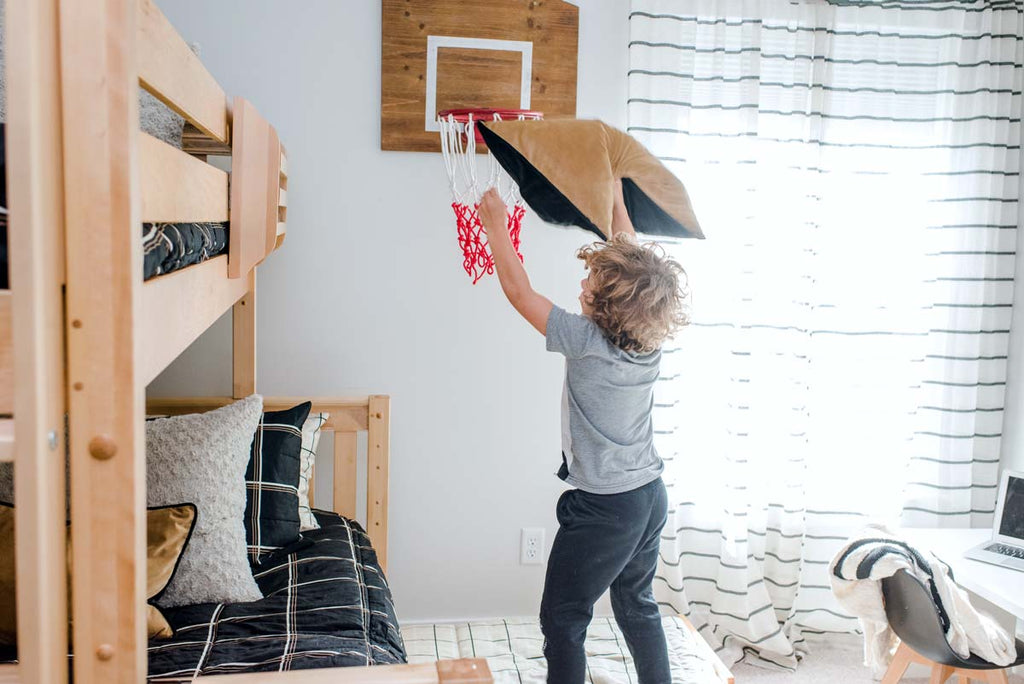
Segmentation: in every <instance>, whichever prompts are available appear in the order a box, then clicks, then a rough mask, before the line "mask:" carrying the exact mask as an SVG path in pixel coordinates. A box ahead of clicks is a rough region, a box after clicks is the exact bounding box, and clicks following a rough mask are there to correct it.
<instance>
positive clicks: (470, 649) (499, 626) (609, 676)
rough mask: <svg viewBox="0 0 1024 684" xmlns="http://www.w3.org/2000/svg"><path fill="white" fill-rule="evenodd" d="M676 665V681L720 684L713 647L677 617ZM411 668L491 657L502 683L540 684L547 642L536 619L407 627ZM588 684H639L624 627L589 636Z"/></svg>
mask: <svg viewBox="0 0 1024 684" xmlns="http://www.w3.org/2000/svg"><path fill="white" fill-rule="evenodd" d="M663 621H664V626H665V637H666V640H667V642H668V651H669V660H670V662H671V664H672V682H673V684H676V683H683V682H685V683H687V684H691V683H694V684H705V683H708V684H710V683H717V682H720V681H721V679H720V678H719V677H717V676H716V674H715V669H714V666H713V664H712V662H711V660H710V659H709V658H708V657H707V656H708V654H709V653H710V650H709V649H708V648H707V645H706V644H705V643H703V641H702V640H700V637H699V636H695V635H694V634H693V633H692V632H690V631H689V630H688V629H687V628H686V627H685V625H684V624H683V622H682V621H681V620H679V619H678V618H676V617H665V618H663ZM402 637H403V638H404V639H405V649H406V652H407V654H408V657H409V662H410V663H423V662H434V661H437V660H446V659H449V658H486V659H487V663H488V665H489V666H490V668H491V673H492V674H493V675H494V681H495V682H496V684H509V683H512V682H515V683H516V684H518V683H520V682H522V683H523V684H537V683H543V682H544V681H545V675H546V673H547V667H546V664H545V661H544V655H543V653H542V651H541V648H542V645H543V643H544V637H543V636H542V635H541V632H540V624H539V623H538V621H537V620H536V619H529V618H508V619H494V620H481V621H479V622H457V623H451V624H436V625H430V624H426V625H403V626H402ZM586 649H587V670H588V673H587V674H588V676H587V681H588V682H593V683H594V684H636V681H637V678H636V671H635V670H634V669H633V660H632V658H630V656H629V650H628V649H627V648H626V642H625V640H624V639H623V638H622V632H620V631H619V628H618V625H616V624H615V621H614V620H612V619H610V618H595V619H594V621H593V623H591V625H590V629H589V630H588V631H587V642H586Z"/></svg>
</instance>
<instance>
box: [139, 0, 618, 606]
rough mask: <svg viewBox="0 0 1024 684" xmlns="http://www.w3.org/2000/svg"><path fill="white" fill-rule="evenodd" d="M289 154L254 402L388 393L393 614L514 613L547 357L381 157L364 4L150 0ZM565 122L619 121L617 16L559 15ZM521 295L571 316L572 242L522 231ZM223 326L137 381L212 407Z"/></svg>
mask: <svg viewBox="0 0 1024 684" xmlns="http://www.w3.org/2000/svg"><path fill="white" fill-rule="evenodd" d="M159 4H160V6H161V8H162V9H163V10H164V12H165V13H166V14H167V16H168V18H169V19H170V20H171V22H172V23H173V24H174V25H175V26H176V27H177V29H178V30H179V31H180V32H181V34H182V35H183V36H184V37H185V39H186V40H188V41H196V42H198V43H199V44H200V46H201V50H202V57H203V61H204V63H205V64H206V65H207V67H208V68H209V69H210V71H211V72H212V73H213V75H214V76H215V77H216V78H217V80H218V81H219V82H220V83H221V85H222V86H223V87H224V88H225V90H227V91H228V93H229V94H240V95H243V96H245V97H246V98H248V99H250V100H251V101H252V102H253V103H254V104H255V105H256V106H257V108H259V110H260V111H261V112H262V113H263V114H264V116H266V117H267V118H268V119H269V120H270V121H271V122H272V123H273V124H274V125H275V126H276V127H277V129H278V131H279V133H280V135H281V139H282V140H283V141H284V143H285V145H286V146H287V147H288V151H289V170H290V173H291V175H290V178H289V189H288V199H289V209H288V223H289V233H288V238H287V240H286V241H285V244H284V246H283V248H282V249H281V250H280V251H279V252H278V253H277V254H275V255H273V256H272V257H271V258H270V259H269V260H268V261H267V264H266V265H265V266H263V267H261V268H260V269H259V272H258V273H259V276H258V297H257V301H258V334H259V342H258V364H259V380H258V388H259V390H260V391H261V392H263V393H264V394H275V395H294V396H300V395H304V396H312V395H320V396H324V395H339V394H349V393H356V392H374V393H386V394H390V395H391V396H392V401H393V411H394V416H393V426H392V471H391V515H390V529H391V543H390V551H391V557H390V568H389V575H390V580H391V583H392V586H393V588H394V593H395V597H396V602H397V605H398V609H399V614H400V616H401V617H402V618H403V619H405V620H418V619H441V618H461V617H483V616H496V615H532V614H535V613H536V611H537V606H538V604H539V601H540V592H541V587H542V584H543V566H521V565H519V563H518V547H519V530H520V528H521V527H528V526H537V527H544V528H546V530H547V543H548V545H550V541H551V538H552V536H553V534H554V531H555V529H556V522H555V519H554V512H553V511H554V503H555V499H556V497H557V496H558V494H559V492H560V491H561V486H560V483H559V481H558V480H557V479H556V478H555V477H554V476H553V472H554V471H555V469H556V468H557V466H558V462H559V426H558V421H559V400H560V392H561V382H562V363H561V361H560V359H559V358H557V357H555V356H554V355H551V354H547V353H546V352H545V351H544V342H543V339H542V338H541V337H540V336H539V335H538V334H537V333H536V332H534V331H533V330H532V329H531V328H530V327H529V326H528V325H527V324H526V323H525V322H523V321H522V320H520V319H519V317H518V316H517V315H516V314H515V312H514V311H513V310H512V309H511V307H509V306H508V304H507V303H506V302H505V301H504V298H503V297H502V295H501V291H500V288H499V287H498V283H497V281H496V280H495V279H494V278H489V279H486V280H484V281H481V282H480V284H478V285H476V286H475V287H474V286H472V285H471V284H470V281H469V279H468V278H467V277H466V275H465V274H464V273H462V271H461V258H460V256H459V251H458V247H457V243H456V240H455V229H454V222H453V217H452V214H451V209H450V207H449V206H448V187H447V182H446V178H445V174H444V170H443V167H442V164H441V158H440V155H439V154H422V153H398V152H381V151H380V3H379V2H374V1H371V0H358V1H356V0H345V1H339V0H306V1H304V2H301V3H299V2H281V1H278V2H273V1H271V0H220V1H218V2H208V0H161V1H160V2H159ZM579 4H580V58H579V88H578V115H579V116H580V117H586V118H601V119H604V120H605V121H607V122H608V123H611V124H613V125H617V126H623V125H624V124H625V117H626V70H627V61H628V55H627V41H628V22H627V14H628V3H627V2H625V1H624V0H600V1H598V0H585V1H583V2H580V3H579ZM523 234H524V248H523V252H524V254H525V257H526V263H527V267H528V269H529V272H530V274H531V277H532V279H533V282H534V286H535V287H536V288H537V289H538V290H539V291H541V292H543V293H545V294H547V295H548V296H550V297H551V298H552V299H553V300H554V301H556V302H559V303H561V304H562V305H564V306H567V307H569V308H572V307H573V306H576V296H577V294H578V291H579V288H578V283H579V280H580V278H581V277H582V275H583V269H582V267H581V265H580V262H578V261H577V260H575V259H574V257H573V253H574V251H575V249H576V248H577V247H578V246H580V245H582V244H584V243H585V242H587V241H588V238H587V235H586V234H584V233H583V232H582V231H577V230H569V229H562V228H555V227H550V226H546V225H543V224H542V223H541V222H539V221H538V220H536V218H535V217H530V218H528V219H527V223H526V225H525V227H524V229H523ZM229 339H230V325H229V324H228V320H226V319H225V320H222V321H221V322H220V323H218V325H217V326H215V327H214V328H213V329H211V330H210V331H209V332H208V333H207V334H206V335H204V337H203V338H201V339H200V340H198V341H197V342H196V344H195V345H193V347H192V348H191V349H190V350H188V351H187V352H185V354H184V355H183V356H182V357H181V358H180V359H179V360H178V361H177V362H176V363H175V364H174V365H173V366H172V367H171V368H169V369H168V370H167V371H166V372H165V373H164V374H163V375H162V376H161V377H160V378H158V379H157V380H156V381H155V382H154V384H153V386H152V387H151V388H150V389H151V392H152V393H153V394H163V395H167V394H225V393H230V363H229V358H230V357H229V349H228V347H229Z"/></svg>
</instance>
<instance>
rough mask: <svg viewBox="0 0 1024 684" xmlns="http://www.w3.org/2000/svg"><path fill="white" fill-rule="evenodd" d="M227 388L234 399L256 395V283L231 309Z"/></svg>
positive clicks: (254, 282)
mask: <svg viewBox="0 0 1024 684" xmlns="http://www.w3.org/2000/svg"><path fill="white" fill-rule="evenodd" d="M231 362H232V371H231V386H232V396H233V397H234V398H235V399H244V398H245V397H247V396H249V395H250V394H255V393H256V281H255V279H253V285H252V289H251V290H249V291H248V292H247V293H245V296H244V297H242V298H241V299H239V300H238V301H237V302H235V305H234V306H233V307H232V308H231Z"/></svg>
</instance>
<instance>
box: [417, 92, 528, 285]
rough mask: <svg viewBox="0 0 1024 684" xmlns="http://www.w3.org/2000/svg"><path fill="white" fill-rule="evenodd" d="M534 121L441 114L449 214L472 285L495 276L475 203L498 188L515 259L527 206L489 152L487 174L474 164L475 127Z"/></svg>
mask: <svg viewBox="0 0 1024 684" xmlns="http://www.w3.org/2000/svg"><path fill="white" fill-rule="evenodd" d="M503 115H504V117H505V118H506V119H514V118H521V119H526V118H529V119H537V118H540V114H539V113H537V112H504V113H503V112H497V111H493V110H475V111H472V112H466V111H463V112H452V113H447V112H442V113H441V114H440V115H439V117H438V120H437V123H438V127H439V128H440V132H441V152H442V155H443V157H444V163H445V169H446V170H447V172H448V181H449V184H450V185H451V191H452V209H453V210H454V211H455V225H456V228H457V230H458V237H459V247H461V248H462V256H463V260H462V267H463V269H465V271H466V274H467V275H468V276H469V277H471V278H472V279H473V284H476V283H477V282H478V281H479V280H480V279H481V278H483V277H484V275H487V274H492V273H494V258H493V257H492V256H491V250H490V248H489V247H488V244H487V234H486V232H485V231H484V229H483V225H482V224H481V222H480V214H479V208H480V198H481V196H482V195H483V193H484V192H485V191H486V190H488V189H489V188H497V190H498V194H499V195H501V198H502V200H504V202H505V205H506V206H507V207H508V233H509V236H510V237H511V238H512V246H513V247H515V250H516V254H517V255H518V256H519V260H520V261H522V259H523V255H522V254H521V253H520V252H519V246H520V244H521V240H520V231H521V230H522V227H523V216H525V215H526V207H525V205H524V203H523V198H522V197H520V195H519V188H518V187H517V186H516V184H515V183H514V182H513V181H512V179H511V178H509V176H508V174H506V173H505V171H504V169H502V168H501V165H500V164H498V162H497V160H495V159H494V156H493V155H491V153H490V151H488V152H487V155H486V161H485V162H484V164H485V165H486V169H485V170H484V173H483V174H480V173H478V172H479V171H480V170H481V169H480V168H479V163H478V160H477V153H476V146H477V143H478V142H482V141H481V140H479V138H478V136H477V135H476V130H475V122H476V121H477V120H480V119H485V120H501V119H502V116H503Z"/></svg>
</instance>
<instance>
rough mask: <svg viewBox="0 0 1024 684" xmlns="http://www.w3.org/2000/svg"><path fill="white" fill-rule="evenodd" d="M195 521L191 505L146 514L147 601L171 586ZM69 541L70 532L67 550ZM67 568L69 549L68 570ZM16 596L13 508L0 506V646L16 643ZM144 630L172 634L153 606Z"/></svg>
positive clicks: (194, 511)
mask: <svg viewBox="0 0 1024 684" xmlns="http://www.w3.org/2000/svg"><path fill="white" fill-rule="evenodd" d="M195 522H196V507H195V506H193V505H192V504H180V505H177V506H161V507H159V508H150V509H148V510H147V511H146V599H147V600H150V601H151V600H153V599H155V598H156V597H157V596H159V595H160V593H161V592H162V591H163V590H164V589H165V588H166V587H167V585H168V583H170V581H171V577H173V576H174V571H175V569H176V568H177V567H178V561H179V560H180V559H181V554H182V552H183V551H184V550H185V546H186V545H187V544H188V540H189V537H190V536H191V535H192V529H193V527H195ZM70 541H71V535H70V532H69V534H68V544H69V547H70ZM70 565H71V556H70V548H69V549H68V568H69V570H70ZM69 590H70V587H69ZM15 595H16V584H15V560H14V507H13V506H9V505H6V504H0V644H4V645H13V644H15V642H16V636H17V613H16V610H15ZM146 631H147V633H148V634H149V636H150V637H170V636H173V635H174V631H173V630H172V629H171V626H170V624H168V622H167V620H166V619H165V618H164V616H163V614H162V613H161V612H160V611H159V609H157V608H156V606H153V605H148V606H147V614H146Z"/></svg>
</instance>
